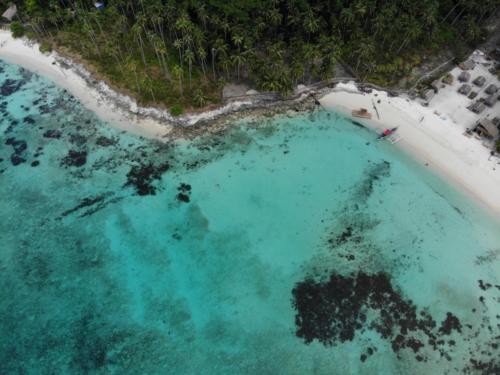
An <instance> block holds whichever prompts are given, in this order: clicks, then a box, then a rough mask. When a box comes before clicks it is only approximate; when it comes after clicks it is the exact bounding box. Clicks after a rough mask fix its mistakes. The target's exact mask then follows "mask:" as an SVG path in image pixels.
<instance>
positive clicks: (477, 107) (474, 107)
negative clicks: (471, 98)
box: [467, 101, 486, 114]
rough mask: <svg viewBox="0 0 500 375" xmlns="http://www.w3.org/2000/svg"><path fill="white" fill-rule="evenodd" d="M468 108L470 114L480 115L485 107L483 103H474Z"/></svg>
mask: <svg viewBox="0 0 500 375" xmlns="http://www.w3.org/2000/svg"><path fill="white" fill-rule="evenodd" d="M467 108H469V109H470V110H471V111H472V112H474V113H478V114H479V113H481V112H483V111H484V110H485V108H486V107H485V106H484V103H483V102H479V101H478V102H475V103H474V104H472V105H470V106H469V107H467Z"/></svg>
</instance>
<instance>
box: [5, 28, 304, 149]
mask: <svg viewBox="0 0 500 375" xmlns="http://www.w3.org/2000/svg"><path fill="white" fill-rule="evenodd" d="M0 59H3V60H5V61H7V62H9V63H12V64H16V65H19V66H21V67H23V68H25V69H27V70H30V71H32V72H35V73H37V74H39V75H41V76H43V77H46V78H48V79H50V80H51V81H53V82H54V83H55V84H56V85H58V86H59V87H62V88H63V89H65V90H67V91H68V92H69V93H71V94H72V95H73V96H75V97H76V98H77V99H78V100H79V101H80V102H81V103H82V104H83V105H84V106H85V107H86V108H87V109H89V110H91V111H92V112H94V113H95V114H96V115H97V116H98V117H99V118H100V119H102V120H103V121H106V122H108V123H110V124H111V125H112V126H115V127H117V128H118V129H121V130H126V131H129V132H132V133H134V134H137V135H140V136H144V137H147V138H153V139H158V140H161V141H168V140H170V139H175V138H184V137H188V138H189V137H192V136H195V135H199V134H201V133H204V132H206V130H201V131H200V129H195V128H203V129H205V128H206V127H208V126H210V127H211V128H212V127H213V128H215V129H219V128H220V126H217V124H219V125H222V123H225V122H227V121H228V120H234V119H235V118H241V117H247V116H249V115H255V114H256V115H259V114H261V113H266V114H269V113H282V112H284V111H287V110H288V109H294V110H305V109H309V108H311V107H313V106H314V105H313V104H312V103H304V102H303V99H305V98H307V97H308V95H307V93H308V92H309V90H308V88H304V95H302V96H301V95H299V96H298V98H297V99H292V100H271V101H270V100H265V101H261V100H252V99H250V97H249V98H240V99H239V100H238V99H235V100H232V101H230V102H229V103H227V104H225V105H223V106H221V107H219V108H216V109H211V110H208V111H204V112H199V113H188V114H184V115H181V116H178V117H172V116H171V115H170V113H169V112H168V111H167V110H165V109H160V108H155V107H142V106H140V105H138V104H137V102H136V100H135V99H133V98H132V97H130V96H128V95H126V94H123V93H120V92H119V91H117V90H115V89H113V88H111V87H110V86H109V85H108V84H107V83H105V82H103V81H100V80H97V79H95V78H94V77H93V75H92V73H90V71H89V70H87V69H86V67H85V66H84V65H82V64H80V63H77V62H75V61H73V60H71V59H69V58H67V57H65V56H62V55H61V54H59V53H57V52H51V53H50V54H44V53H42V52H40V50H39V44H38V43H36V42H34V41H31V40H27V39H26V38H19V39H16V38H13V37H12V34H11V32H10V31H9V30H5V29H0ZM194 125H196V126H194ZM215 129H211V130H215Z"/></svg>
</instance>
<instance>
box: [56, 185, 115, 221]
mask: <svg viewBox="0 0 500 375" xmlns="http://www.w3.org/2000/svg"><path fill="white" fill-rule="evenodd" d="M113 195H114V193H113V192H110V191H108V192H106V193H103V194H100V195H97V196H95V197H87V198H84V199H82V200H81V201H80V203H78V204H77V205H76V206H75V207H73V208H70V209H69V210H66V211H64V212H63V213H62V214H61V218H62V217H65V216H68V215H70V214H72V213H75V212H77V211H80V210H83V209H85V208H87V210H85V211H84V212H83V213H81V214H80V215H79V216H78V217H80V218H82V217H86V216H90V215H93V214H94V213H96V212H97V211H100V210H102V209H103V208H104V207H106V206H107V205H108V204H110V203H115V202H118V201H119V200H120V199H121V198H120V197H114V198H111V197H113ZM108 198H111V199H108Z"/></svg>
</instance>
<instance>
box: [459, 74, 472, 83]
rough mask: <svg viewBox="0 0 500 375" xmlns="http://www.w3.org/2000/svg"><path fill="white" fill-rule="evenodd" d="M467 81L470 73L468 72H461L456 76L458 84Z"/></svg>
mask: <svg viewBox="0 0 500 375" xmlns="http://www.w3.org/2000/svg"><path fill="white" fill-rule="evenodd" d="M469 79H470V73H469V72H462V73H460V75H459V76H458V80H459V81H460V82H469Z"/></svg>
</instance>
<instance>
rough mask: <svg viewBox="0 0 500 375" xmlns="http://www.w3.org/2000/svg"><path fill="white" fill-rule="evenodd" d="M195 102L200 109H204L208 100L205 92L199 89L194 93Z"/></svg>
mask: <svg viewBox="0 0 500 375" xmlns="http://www.w3.org/2000/svg"><path fill="white" fill-rule="evenodd" d="M194 102H195V103H196V105H197V106H198V107H203V106H204V105H205V104H206V102H207V99H206V98H205V96H204V95H203V91H202V90H201V89H199V88H198V89H196V90H195V92H194Z"/></svg>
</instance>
